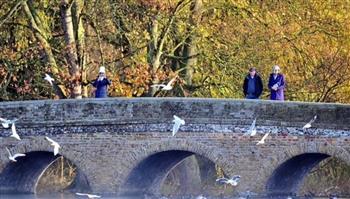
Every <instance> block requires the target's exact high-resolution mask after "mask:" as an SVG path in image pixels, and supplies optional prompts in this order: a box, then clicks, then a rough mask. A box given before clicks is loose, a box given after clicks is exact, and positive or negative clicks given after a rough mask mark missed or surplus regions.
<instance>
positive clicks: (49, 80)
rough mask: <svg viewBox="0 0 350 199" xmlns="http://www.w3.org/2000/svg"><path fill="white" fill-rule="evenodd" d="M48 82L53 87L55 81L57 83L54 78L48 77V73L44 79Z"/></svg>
mask: <svg viewBox="0 0 350 199" xmlns="http://www.w3.org/2000/svg"><path fill="white" fill-rule="evenodd" d="M44 79H45V80H46V81H48V82H49V83H50V84H51V86H52V85H53V83H52V82H53V81H55V79H54V78H52V77H51V76H50V75H48V74H47V73H45V78H44Z"/></svg>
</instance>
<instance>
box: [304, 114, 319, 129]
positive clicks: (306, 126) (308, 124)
mask: <svg viewBox="0 0 350 199" xmlns="http://www.w3.org/2000/svg"><path fill="white" fill-rule="evenodd" d="M316 119H317V115H315V116H314V118H312V120H310V122H308V123H307V124H305V125H304V127H303V130H305V129H308V128H310V127H311V124H312V123H314V121H315V120H316Z"/></svg>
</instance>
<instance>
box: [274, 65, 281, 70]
mask: <svg viewBox="0 0 350 199" xmlns="http://www.w3.org/2000/svg"><path fill="white" fill-rule="evenodd" d="M275 69H278V70H281V68H280V67H279V66H278V65H274V66H273V67H272V71H274V70H275Z"/></svg>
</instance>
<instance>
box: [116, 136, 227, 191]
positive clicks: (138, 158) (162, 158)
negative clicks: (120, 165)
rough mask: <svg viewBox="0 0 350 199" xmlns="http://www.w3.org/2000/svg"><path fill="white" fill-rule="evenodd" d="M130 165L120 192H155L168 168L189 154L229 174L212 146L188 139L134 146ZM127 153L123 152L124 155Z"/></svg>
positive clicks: (173, 166) (174, 165)
mask: <svg viewBox="0 0 350 199" xmlns="http://www.w3.org/2000/svg"><path fill="white" fill-rule="evenodd" d="M132 154H133V155H131V156H132V157H133V158H132V160H131V161H130V164H131V166H130V169H129V171H128V172H126V173H125V176H124V177H122V178H121V179H124V181H123V182H122V183H121V187H120V188H119V192H120V193H121V195H143V194H149V193H154V194H159V191H160V188H161V185H162V184H163V182H164V180H165V179H166V177H167V175H168V174H169V172H170V171H171V170H172V169H173V168H175V167H176V166H177V165H179V164H180V163H181V162H182V161H183V160H184V159H186V158H187V157H189V156H191V155H199V156H201V157H204V158H206V159H208V160H210V161H211V162H213V163H215V164H217V165H218V166H219V167H221V168H222V169H223V171H224V173H225V174H229V172H230V169H229V162H226V161H225V159H224V157H223V156H222V155H221V154H220V153H219V152H217V150H214V149H213V148H211V147H209V146H206V145H203V144H199V143H196V142H191V141H183V140H181V141H178V140H169V141H168V142H162V143H159V144H152V145H147V146H143V147H141V148H137V149H135V150H134V151H133V152H132ZM126 157H127V156H126Z"/></svg>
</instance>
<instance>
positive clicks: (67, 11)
mask: <svg viewBox="0 0 350 199" xmlns="http://www.w3.org/2000/svg"><path fill="white" fill-rule="evenodd" d="M74 1H75V0H74ZM75 2H76V1H75ZM72 5H73V3H69V1H68V0H61V6H60V7H61V17H62V24H63V29H64V39H65V43H66V49H65V50H66V53H65V54H66V59H67V62H68V65H69V74H70V76H71V77H72V78H71V79H72V80H73V81H72V82H71V85H70V89H71V97H72V98H82V89H81V73H80V67H79V63H78V55H77V49H76V42H75V34H74V26H73V17H72ZM75 20H76V21H79V18H78V19H75Z"/></svg>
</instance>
